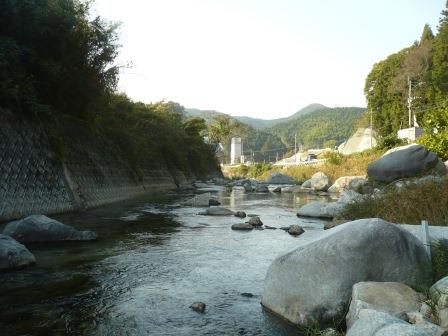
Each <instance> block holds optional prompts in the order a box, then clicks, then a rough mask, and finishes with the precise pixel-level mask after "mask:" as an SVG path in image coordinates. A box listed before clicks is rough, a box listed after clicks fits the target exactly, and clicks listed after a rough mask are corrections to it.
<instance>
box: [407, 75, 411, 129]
mask: <svg viewBox="0 0 448 336" xmlns="http://www.w3.org/2000/svg"><path fill="white" fill-rule="evenodd" d="M408 114H409V116H408V117H409V128H411V127H412V82H411V77H409V76H408Z"/></svg>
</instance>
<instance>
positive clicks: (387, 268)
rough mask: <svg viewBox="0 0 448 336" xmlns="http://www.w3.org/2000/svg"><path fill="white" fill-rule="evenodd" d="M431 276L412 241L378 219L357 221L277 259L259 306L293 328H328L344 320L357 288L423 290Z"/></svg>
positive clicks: (428, 263) (423, 255) (422, 253)
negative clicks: (367, 284)
mask: <svg viewBox="0 0 448 336" xmlns="http://www.w3.org/2000/svg"><path fill="white" fill-rule="evenodd" d="M372 237H374V238H372ZM431 273H432V272H431V261H430V260H429V257H428V255H427V253H426V250H425V247H424V246H423V244H422V243H421V242H420V241H419V240H418V239H417V238H416V237H415V236H413V235H412V234H411V233H409V232H407V231H406V230H404V229H402V228H400V227H399V226H397V225H395V224H392V223H388V222H386V221H384V220H381V219H377V218H373V219H361V220H357V221H353V222H349V223H345V224H342V225H339V226H338V227H335V228H334V229H332V230H327V231H323V233H322V234H321V236H320V237H319V238H318V239H314V240H312V241H308V242H304V243H303V244H301V245H300V246H299V247H297V248H296V249H294V250H291V251H289V252H287V253H286V254H284V255H281V256H279V257H277V258H276V259H275V260H274V261H273V263H272V264H271V266H270V267H269V270H268V272H267V275H266V279H265V282H264V291H263V297H262V304H263V305H264V306H265V307H267V308H268V309H270V310H272V311H273V312H275V313H277V314H279V315H280V316H282V317H284V318H286V319H288V320H289V321H291V322H293V323H296V324H300V325H309V324H311V323H314V322H319V323H321V324H323V325H325V324H326V323H328V324H331V323H332V322H333V321H334V320H340V319H342V318H343V317H344V316H345V312H346V309H347V307H348V303H349V301H350V297H351V292H352V287H353V285H354V284H355V283H358V282H361V281H372V280H373V281H391V282H403V283H406V284H408V285H410V286H415V285H417V283H418V284H420V285H427V284H428V283H430V281H431V277H432V274H431ZM291 284H294V285H291ZM322 284H324V286H322Z"/></svg>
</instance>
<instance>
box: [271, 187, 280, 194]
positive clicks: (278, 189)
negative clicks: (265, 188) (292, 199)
mask: <svg viewBox="0 0 448 336" xmlns="http://www.w3.org/2000/svg"><path fill="white" fill-rule="evenodd" d="M271 191H272V192H274V193H279V192H282V187H275V188H273V189H272V190H271Z"/></svg>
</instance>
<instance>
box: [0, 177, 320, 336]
mask: <svg viewBox="0 0 448 336" xmlns="http://www.w3.org/2000/svg"><path fill="white" fill-rule="evenodd" d="M207 191H210V192H212V193H213V194H215V195H216V196H217V197H218V198H219V200H220V201H221V202H222V205H223V206H226V207H229V208H231V209H233V210H243V211H245V212H246V213H248V214H257V215H259V216H260V218H261V219H262V221H263V222H264V223H265V224H266V225H270V226H275V227H281V226H288V225H291V224H299V225H301V226H302V227H303V228H304V229H305V233H304V234H303V235H301V236H299V237H293V236H290V235H289V234H288V233H286V232H285V231H283V230H253V231H250V232H241V231H232V230H231V229H230V225H231V224H233V223H238V222H243V220H241V219H239V218H236V217H206V216H198V215H197V213H198V212H199V211H201V209H199V208H192V207H183V206H180V205H179V204H180V203H179V202H180V200H182V199H184V198H185V197H187V195H186V194H183V195H179V194H175V193H171V194H168V195H166V196H165V197H163V198H160V197H159V198H157V199H155V198H149V197H146V198H142V199H137V200H132V201H127V202H121V203H119V204H113V205H109V206H105V207H102V208H99V209H94V210H89V211H85V212H82V213H73V214H66V215H59V216H52V217H53V218H56V219H58V220H60V221H61V222H63V223H66V224H69V225H73V226H75V227H76V228H78V229H89V230H94V231H96V232H97V233H98V235H99V239H98V241H96V242H68V243H67V242H66V243H56V244H53V243H52V244H31V245H28V248H29V249H30V250H31V252H32V253H34V255H35V256H36V259H37V264H36V265H35V266H32V267H28V268H24V269H20V270H15V271H10V272H4V273H0V284H1V286H0V307H1V308H0V334H1V335H8V336H9V335H104V336H105V335H266V336H271V335H272V336H273V335H276V336H281V335H284V336H286V335H288V336H289V335H299V332H298V330H297V329H296V328H295V327H294V326H292V325H290V324H289V323H287V322H285V321H284V320H282V319H280V318H278V317H276V316H274V315H273V314H271V313H269V312H267V311H265V310H264V309H263V308H262V306H261V305H260V299H261V294H262V290H263V279H264V277H265V274H266V271H267V269H268V267H269V264H270V263H271V262H272V260H273V259H274V258H275V257H276V256H277V255H279V254H280V253H282V252H284V251H286V250H288V249H290V248H293V247H294V246H297V245H298V244H300V242H303V241H306V240H307V239H310V238H312V237H313V236H315V235H316V234H319V233H320V232H321V231H322V229H323V225H324V222H323V221H319V220H312V219H309V220H308V219H299V218H297V217H296V215H295V213H296V211H297V209H298V208H299V207H300V206H301V205H303V204H306V203H307V202H309V201H310V200H314V199H315V197H316V196H311V195H303V194H291V193H289V194H274V193H268V194H258V193H253V194H246V193H242V192H236V191H234V192H229V191H226V190H225V189H224V188H222V187H218V186H214V185H209V186H202V188H201V189H199V190H196V191H195V192H196V193H202V192H207ZM246 220H247V219H246ZM1 229H2V228H1ZM241 293H251V294H253V297H247V296H242V295H241ZM195 301H202V302H205V303H206V305H207V307H206V312H205V313H204V314H199V313H196V312H194V311H192V310H191V309H189V306H190V305H191V304H192V303H193V302H195Z"/></svg>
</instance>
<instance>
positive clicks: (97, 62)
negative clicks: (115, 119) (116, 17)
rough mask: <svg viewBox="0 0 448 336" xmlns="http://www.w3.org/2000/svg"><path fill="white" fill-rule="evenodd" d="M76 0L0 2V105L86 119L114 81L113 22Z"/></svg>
mask: <svg viewBox="0 0 448 336" xmlns="http://www.w3.org/2000/svg"><path fill="white" fill-rule="evenodd" d="M89 3H90V2H81V1H76V0H52V1H50V0H35V1H16V0H4V1H1V2H0V31H1V32H2V34H1V36H0V102H1V103H0V104H1V107H3V108H7V109H9V110H11V111H13V112H16V113H24V114H28V115H36V114H41V115H42V114H45V115H48V113H50V112H53V113H64V114H71V115H74V116H77V117H79V118H83V119H87V118H91V117H92V109H93V108H94V107H95V106H97V105H99V104H101V101H102V98H103V96H105V95H107V94H109V93H110V92H112V91H113V89H114V88H115V85H116V83H117V74H118V68H117V67H115V66H113V65H112V62H113V61H114V59H115V56H116V55H117V49H118V45H117V42H116V41H117V40H116V34H115V28H116V26H115V25H113V24H109V23H106V22H104V21H103V20H102V19H101V18H99V17H96V18H91V16H90V14H89Z"/></svg>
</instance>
